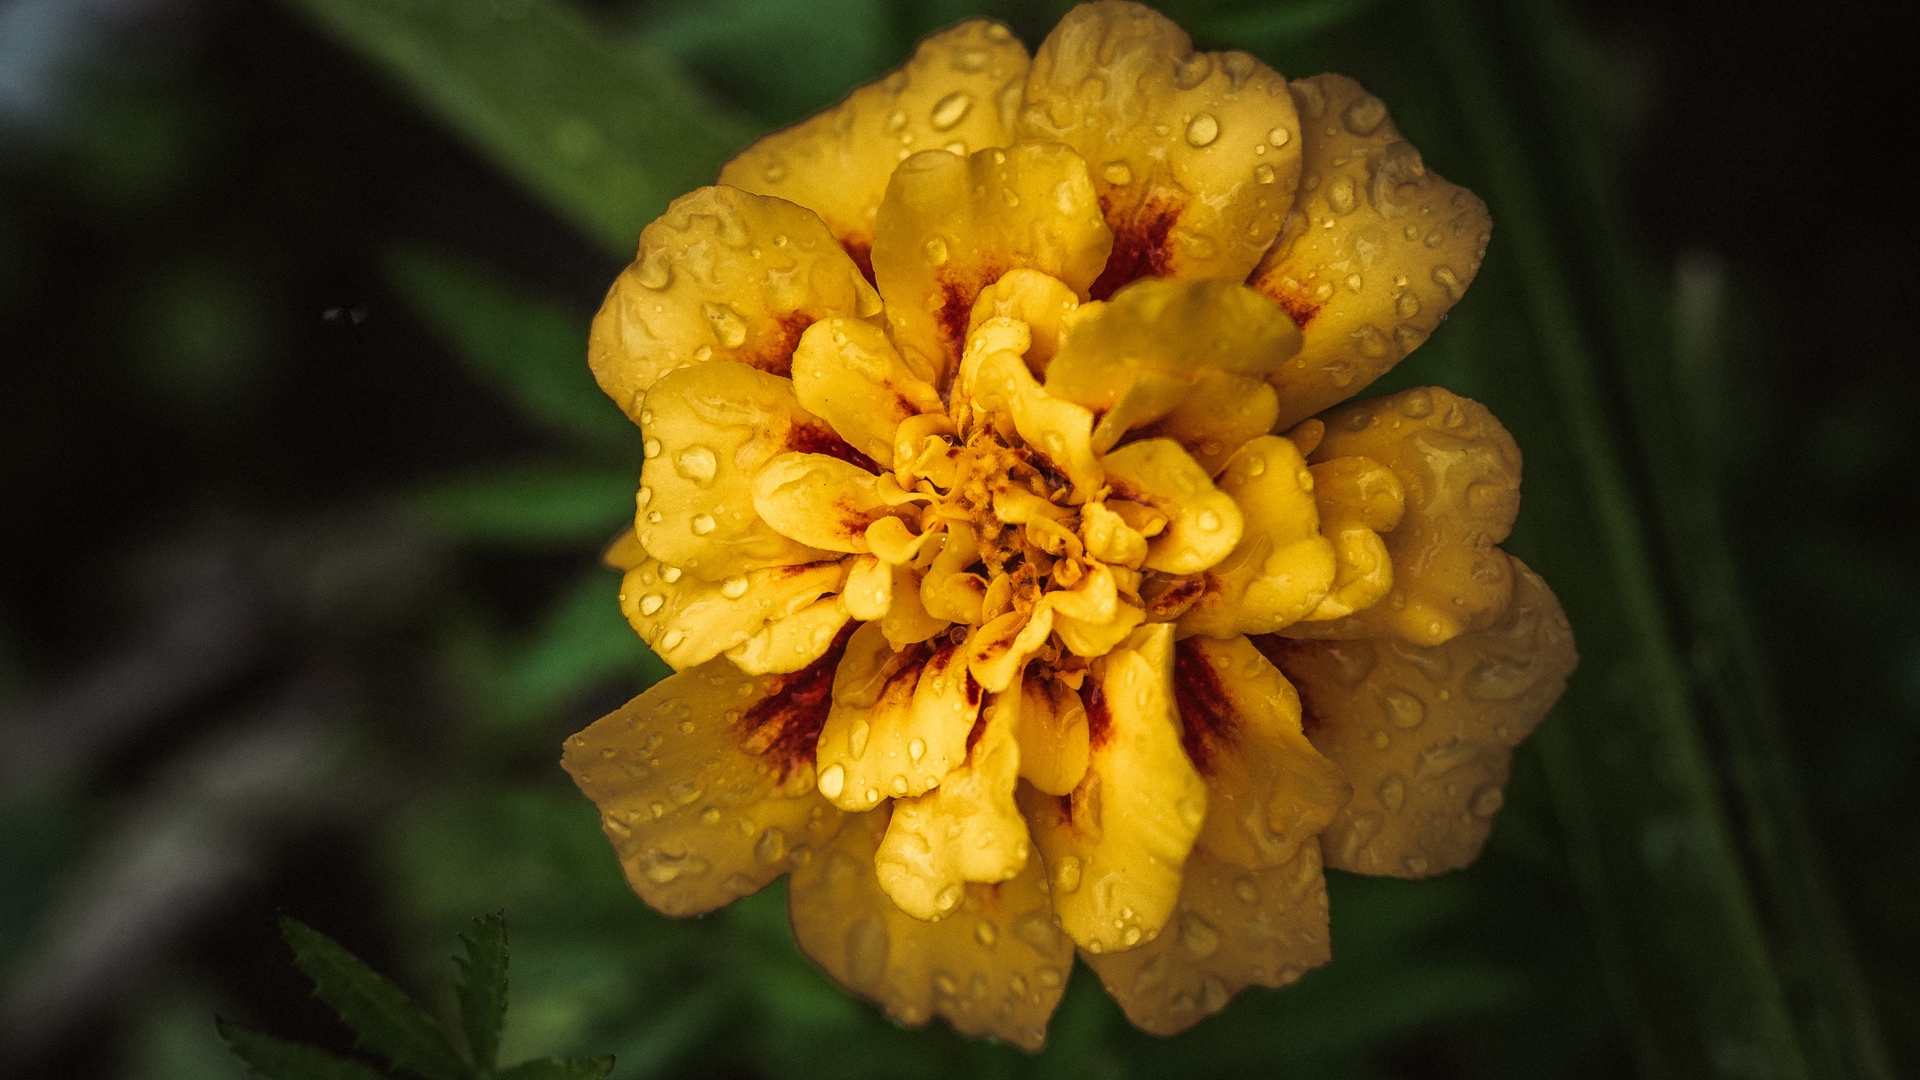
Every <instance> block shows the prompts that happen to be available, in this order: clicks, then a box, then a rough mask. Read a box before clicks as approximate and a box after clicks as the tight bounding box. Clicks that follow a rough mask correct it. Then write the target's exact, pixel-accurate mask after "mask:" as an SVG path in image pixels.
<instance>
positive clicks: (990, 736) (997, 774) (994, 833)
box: [874, 693, 1029, 920]
mask: <svg viewBox="0 0 1920 1080" xmlns="http://www.w3.org/2000/svg"><path fill="white" fill-rule="evenodd" d="M1011 698H1012V700H1011V701H1006V700H1005V699H1003V698H1000V697H999V696H996V698H995V699H994V700H992V701H989V702H988V703H987V707H986V709H985V710H984V711H983V714H982V717H981V720H980V724H981V733H980V736H979V737H978V738H977V739H975V740H973V745H972V746H971V747H970V748H969V749H968V750H967V758H966V760H965V761H964V762H962V763H961V764H960V765H959V766H958V767H956V768H955V769H953V771H951V772H949V773H947V775H945V776H943V777H941V778H940V786H939V787H937V788H934V789H933V790H932V791H930V792H928V793H926V794H925V795H921V796H919V797H917V798H906V799H896V800H894V804H893V820H892V822H891V823H889V824H888V826H887V835H886V838H885V839H884V840H882V841H881V842H880V850H879V851H878V852H877V853H876V854H875V856H874V868H875V870H876V872H877V873H878V875H879V878H880V887H881V888H882V889H883V890H885V891H886V894H887V895H888V896H890V897H892V898H893V902H894V903H895V904H898V905H899V906H900V910H902V911H904V912H906V913H907V914H909V915H911V916H913V917H914V918H916V919H929V920H931V919H944V918H946V917H947V916H948V915H951V914H953V912H954V911H955V910H956V909H957V908H958V907H959V906H960V901H961V899H962V898H964V897H965V895H966V890H965V888H963V886H965V885H966V883H968V882H970V881H978V882H986V883H991V882H998V881H1005V880H1007V879H1008V878H1011V877H1013V876H1015V875H1017V874H1019V873H1020V871H1021V870H1023V869H1025V868H1026V865H1027V851H1028V846H1029V845H1028V842H1027V823H1026V821H1025V820H1024V819H1022V818H1021V817H1020V809H1019V807H1017V806H1015V805H1014V802H1013V788H1014V784H1015V783H1016V782H1017V781H1018V779H1019V772H1020V745H1019V743H1018V742H1017V741H1016V740H1015V738H1014V727H1015V725H1017V724H1018V723H1019V713H1020V708H1019V695H1018V694H1017V693H1015V694H1013V695H1011Z"/></svg>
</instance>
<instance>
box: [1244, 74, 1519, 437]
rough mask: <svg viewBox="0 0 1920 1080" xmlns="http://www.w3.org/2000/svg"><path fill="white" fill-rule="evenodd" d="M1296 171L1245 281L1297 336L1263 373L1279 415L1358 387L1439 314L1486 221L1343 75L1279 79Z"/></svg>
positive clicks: (1461, 287) (1294, 416) (1291, 420)
mask: <svg viewBox="0 0 1920 1080" xmlns="http://www.w3.org/2000/svg"><path fill="white" fill-rule="evenodd" d="M1292 89H1293V96H1294V100H1295V101H1296V102H1297V103H1298V105H1299V107H1300V124H1301V133H1302V135H1303V136H1304V139H1303V143H1304V147H1305V152H1306V162H1305V165H1306V174H1305V176H1304V178H1303V179H1302V180H1301V186H1300V194H1299V197H1298V199H1297V200H1296V202H1295V203H1294V206H1293V210H1292V211H1291V212H1290V213H1289V214H1288V215H1287V224H1286V227H1285V228H1284V229H1282V230H1281V233H1280V236H1279V238H1278V239H1277V240H1275V241H1274V244H1273V250H1272V251H1270V252H1268V253H1267V257H1266V258H1265V259H1264V260H1263V261H1262V262H1261V264H1260V268H1259V269H1258V270H1257V271H1255V272H1254V276H1253V277H1252V279H1251V280H1250V284H1252V285H1253V287H1254V288H1256V289H1259V290H1260V291H1261V292H1263V293H1265V294H1267V295H1268V296H1270V297H1272V298H1273V300H1274V302H1275V303H1277V304H1279V305H1280V306H1281V307H1284V308H1286V309H1287V312H1288V313H1289V314H1291V315H1292V316H1293V318H1294V321H1295V322H1297V323H1299V324H1300V329H1301V333H1302V335H1303V337H1304V338H1305V344H1304V345H1303V346H1302V348H1301V350H1300V355H1298V356H1296V357H1294V359H1293V362H1292V363H1289V364H1287V365H1286V366H1285V367H1282V368H1281V369H1280V370H1278V371H1276V372H1274V373H1273V374H1272V375H1271V376H1270V378H1271V380H1272V381H1273V384H1274V386H1276V387H1278V388H1279V390H1280V420H1279V425H1280V426H1282V427H1292V426H1293V425H1294V424H1296V423H1298V422H1299V421H1301V420H1303V419H1305V418H1306V417H1309V416H1312V415H1313V414H1314V413H1317V412H1319V411H1320V410H1322V409H1325V408H1328V407H1329V406H1332V405H1336V404H1338V403H1340V402H1342V401H1345V400H1346V399H1347V398H1350V397H1352V396H1353V395H1354V394H1356V393H1358V392H1359V391H1360V390H1361V388H1363V387H1365V386H1366V385H1367V384H1368V383H1371V382H1372V381H1373V380H1375V379H1377V378H1379V377H1380V376H1381V375H1384V374H1385V373H1386V372H1387V370H1388V369H1389V368H1391V367H1393V365H1394V364H1396V363H1399V362H1400V358H1401V357H1403V356H1405V355H1407V354H1408V353H1409V352H1412V351H1413V350H1414V349H1415V348H1417V347H1418V346H1419V345H1420V343H1421V342H1423V341H1425V340H1426V339H1427V335H1428V334H1431V333H1433V329H1434V327H1436V326H1438V325H1440V320H1441V318H1442V317H1444V316H1445V315H1446V313H1447V311H1448V309H1450V308H1452V307H1453V305H1454V303H1455V302H1457V301H1458V300H1459V299H1460V297H1461V296H1463V295H1465V293H1466V291H1467V286H1468V284H1470V283H1471V282H1472V281H1473V276H1474V275H1475V274H1477V273H1479V271H1480V260H1481V257H1482V256H1484V255H1485V254H1486V250H1487V237H1488V235H1489V233H1490V231H1491V229H1492V227H1493V221H1492V219H1491V218H1489V217H1488V216H1487V207H1486V204H1485V203H1483V202H1481V201H1480V200H1479V198H1477V197H1476V196H1475V195H1474V194H1473V192H1471V191H1468V190H1467V189H1466V188H1463V187H1460V186H1458V185H1456V184H1450V183H1448V182H1447V181H1445V180H1443V179H1441V178H1440V175H1439V174H1438V173H1434V172H1430V171H1428V169H1427V168H1426V166H1425V164H1423V163H1422V162H1421V160H1420V152H1419V151H1417V150H1415V149H1414V148H1413V145H1412V144H1411V143H1408V142H1407V141H1406V140H1404V139H1402V138H1401V137H1400V132H1399V131H1398V130H1397V129H1396V128H1395V127H1394V126H1393V121H1392V120H1391V119H1390V118H1389V117H1388V116H1387V107H1386V106H1385V105H1383V104H1381V102H1380V99H1379V98H1377V97H1374V96H1373V95H1371V94H1369V93H1367V92H1366V90H1365V89H1364V88H1362V87H1361V85H1360V84H1359V83H1357V82H1354V81H1353V80H1352V79H1349V78H1347V77H1346V76H1344V75H1315V76H1314V77H1313V78H1310V79H1299V80H1296V81H1295V82H1294V83H1293V84H1292Z"/></svg>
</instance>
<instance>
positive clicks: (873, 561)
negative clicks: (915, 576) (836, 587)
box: [840, 555, 893, 622]
mask: <svg viewBox="0 0 1920 1080" xmlns="http://www.w3.org/2000/svg"><path fill="white" fill-rule="evenodd" d="M840 596H841V600H842V602H843V603H844V604H846V608H847V614H848V615H850V616H852V617H853V618H856V619H859V620H860V621H861V622H875V621H877V620H879V619H882V618H884V617H885V616H886V614H887V609H888V608H890V607H892V606H893V567H891V566H889V565H887V564H886V563H884V562H881V561H880V558H879V557H878V556H876V555H862V556H860V557H859V558H857V559H854V560H853V564H852V565H851V566H849V567H848V568H847V585H846V588H844V589H842V590H841V592H840Z"/></svg>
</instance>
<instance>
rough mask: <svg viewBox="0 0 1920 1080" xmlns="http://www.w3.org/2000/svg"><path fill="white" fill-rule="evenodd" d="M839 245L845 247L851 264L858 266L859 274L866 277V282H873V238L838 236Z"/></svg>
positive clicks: (870, 283)
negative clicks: (851, 261)
mask: <svg viewBox="0 0 1920 1080" xmlns="http://www.w3.org/2000/svg"><path fill="white" fill-rule="evenodd" d="M840 246H841V247H843V248H845V249H846V252H847V257H848V258H850V259H852V260H853V265H855V266H857V267H859V268H860V276H861V277H864V278H866V279H867V284H869V285H872V284H874V281H873V238H872V237H871V236H843V237H841V238H840Z"/></svg>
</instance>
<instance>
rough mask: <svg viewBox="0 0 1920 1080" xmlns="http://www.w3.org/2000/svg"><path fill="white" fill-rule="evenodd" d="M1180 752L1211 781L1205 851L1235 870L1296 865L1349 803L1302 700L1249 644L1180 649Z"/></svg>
mask: <svg viewBox="0 0 1920 1080" xmlns="http://www.w3.org/2000/svg"><path fill="white" fill-rule="evenodd" d="M1173 689H1174V700H1175V701H1176V702H1177V703H1178V705H1179V707H1180V729H1181V739H1180V741H1181V745H1182V746H1184V747H1185V748H1186V751H1187V757H1188V758H1189V759H1190V760H1192V762H1193V764H1194V767H1195V768H1197V769H1199V770H1200V775H1202V776H1204V777H1206V779H1207V820H1206V823H1205V824H1204V825H1202V826H1201V829H1200V841H1199V842H1200V846H1201V847H1203V848H1205V849H1207V850H1208V851H1210V852H1212V853H1213V854H1214V855H1215V856H1217V857H1219V858H1221V859H1224V860H1226V861H1227V862H1230V863H1233V864H1235V865H1237V866H1256V867H1264V866H1279V865H1280V864H1282V863H1286V862H1291V861H1292V860H1293V858H1294V856H1296V855H1297V854H1299V852H1300V847H1301V845H1302V844H1306V843H1308V842H1309V841H1311V840H1312V839H1313V838H1314V837H1316V836H1318V835H1320V833H1321V831H1322V830H1324V829H1325V828H1326V827H1327V823H1328V822H1329V821H1332V820H1333V816H1334V814H1335V813H1336V812H1338V811H1339V809H1340V808H1341V807H1342V806H1345V805H1346V803H1347V799H1348V797H1349V796H1351V795H1352V793H1353V792H1352V789H1351V788H1350V787H1349V786H1348V784H1347V780H1346V778H1345V777H1344V776H1342V775H1341V773H1340V769H1339V767H1338V766H1336V765H1334V763H1333V762H1331V761H1329V760H1327V759H1326V758H1325V757H1323V756H1321V754H1320V751H1318V750H1316V749H1314V748H1313V744H1312V743H1309V742H1308V741H1307V737H1306V735H1304V734H1302V733H1301V729H1300V698H1299V696H1298V695H1297V694H1295V693H1294V691H1293V686H1292V685H1291V684H1289V683H1288V682H1287V680H1286V677H1285V676H1283V675H1281V674H1280V671H1279V669H1278V668H1275V667H1274V666H1273V664H1272V663H1271V662H1270V661H1268V660H1267V658H1266V657H1264V656H1262V655H1260V651H1259V650H1258V649H1256V648H1254V647H1253V645H1252V644H1251V643H1249V642H1248V641H1247V639H1246V638H1244V637H1236V638H1230V639H1228V640H1226V641H1219V640H1215V639H1213V638H1203V637H1195V638H1187V639H1186V640H1184V641H1182V642H1180V643H1179V644H1177V645H1175V646H1174V661H1173Z"/></svg>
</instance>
